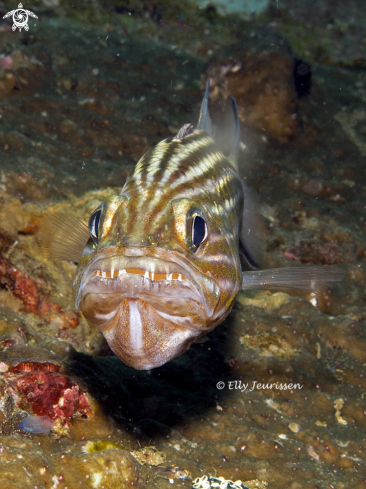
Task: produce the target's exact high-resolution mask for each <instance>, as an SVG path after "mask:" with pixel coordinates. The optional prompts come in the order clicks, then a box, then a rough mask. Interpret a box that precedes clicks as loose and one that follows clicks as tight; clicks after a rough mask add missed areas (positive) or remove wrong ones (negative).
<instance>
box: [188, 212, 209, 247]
mask: <svg viewBox="0 0 366 489" xmlns="http://www.w3.org/2000/svg"><path fill="white" fill-rule="evenodd" d="M207 235H208V230H207V224H206V222H205V220H204V219H202V217H201V216H194V218H193V225H192V244H193V246H195V247H196V248H198V247H199V245H200V244H201V243H202V241H203V240H205V239H206V238H207Z"/></svg>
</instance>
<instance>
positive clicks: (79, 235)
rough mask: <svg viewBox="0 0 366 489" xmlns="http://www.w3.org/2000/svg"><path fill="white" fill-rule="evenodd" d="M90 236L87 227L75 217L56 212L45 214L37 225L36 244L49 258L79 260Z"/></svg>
mask: <svg viewBox="0 0 366 489" xmlns="http://www.w3.org/2000/svg"><path fill="white" fill-rule="evenodd" d="M89 238H90V232H89V228H88V226H87V225H86V224H84V223H83V222H82V221H80V219H78V218H77V217H75V216H73V215H70V214H66V213H62V212H59V213H56V214H51V215H49V216H46V217H45V218H44V219H43V220H42V221H41V223H40V225H39V231H38V236H37V244H38V246H39V247H40V249H41V253H42V254H43V256H45V257H47V258H50V259H51V260H68V261H73V262H76V263H77V262H79V260H80V257H81V255H82V253H83V250H84V248H85V245H86V243H87V241H88V239H89Z"/></svg>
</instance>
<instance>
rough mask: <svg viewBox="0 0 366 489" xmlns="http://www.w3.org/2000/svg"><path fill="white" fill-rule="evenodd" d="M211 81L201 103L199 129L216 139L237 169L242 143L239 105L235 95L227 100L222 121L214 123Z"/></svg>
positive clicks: (208, 82)
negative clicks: (210, 99)
mask: <svg viewBox="0 0 366 489" xmlns="http://www.w3.org/2000/svg"><path fill="white" fill-rule="evenodd" d="M209 91H210V81H209V80H208V81H207V85H206V91H205V96H204V97H203V100H202V104H201V111H200V115H199V118H198V124H197V129H202V130H203V131H205V132H207V134H208V135H209V136H210V137H211V138H212V139H213V140H214V141H215V143H216V144H217V146H218V147H219V148H220V150H221V151H222V152H223V153H224V155H225V156H226V157H227V159H228V160H229V161H230V162H231V163H232V164H233V166H234V167H235V168H236V169H237V157H238V152H239V144H240V122H239V116H238V106H237V105H236V101H235V99H234V97H229V98H228V100H227V102H226V107H225V113H224V116H223V119H222V121H221V122H220V123H218V124H216V123H213V122H212V120H211V117H210V113H209V110H208V99H209Z"/></svg>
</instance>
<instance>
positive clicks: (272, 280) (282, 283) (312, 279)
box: [242, 265, 346, 292]
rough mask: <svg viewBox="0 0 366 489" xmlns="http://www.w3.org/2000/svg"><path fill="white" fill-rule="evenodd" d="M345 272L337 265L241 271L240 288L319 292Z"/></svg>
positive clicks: (341, 277)
mask: <svg viewBox="0 0 366 489" xmlns="http://www.w3.org/2000/svg"><path fill="white" fill-rule="evenodd" d="M345 274H346V272H345V270H343V269H342V268H339V267H337V266H326V265H325V266H304V267H284V268H272V269H269V270H258V271H255V272H243V281H242V290H252V289H268V290H278V289H284V288H292V289H298V290H308V291H314V292H321V291H322V290H324V289H325V288H327V287H329V286H331V285H334V284H335V283H337V282H341V281H342V280H343V278H344V276H345Z"/></svg>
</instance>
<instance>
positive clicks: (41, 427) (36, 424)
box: [19, 415, 53, 435]
mask: <svg viewBox="0 0 366 489" xmlns="http://www.w3.org/2000/svg"><path fill="white" fill-rule="evenodd" d="M52 425H53V421H52V419H51V418H50V417H49V416H35V415H30V416H27V417H26V418H24V419H22V421H21V422H20V423H19V429H20V430H22V431H26V432H27V433H32V434H34V435H40V434H48V433H49V432H50V431H51V429H52Z"/></svg>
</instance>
